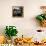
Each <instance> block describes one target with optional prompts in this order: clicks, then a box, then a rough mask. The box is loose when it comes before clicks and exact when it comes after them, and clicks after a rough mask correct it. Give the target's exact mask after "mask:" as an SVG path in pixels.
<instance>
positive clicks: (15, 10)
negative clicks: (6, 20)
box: [12, 6, 23, 17]
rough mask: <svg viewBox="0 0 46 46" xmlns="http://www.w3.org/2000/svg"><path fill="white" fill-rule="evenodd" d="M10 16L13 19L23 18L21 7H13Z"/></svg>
mask: <svg viewBox="0 0 46 46" xmlns="http://www.w3.org/2000/svg"><path fill="white" fill-rule="evenodd" d="M12 16H13V17H23V6H13V7H12Z"/></svg>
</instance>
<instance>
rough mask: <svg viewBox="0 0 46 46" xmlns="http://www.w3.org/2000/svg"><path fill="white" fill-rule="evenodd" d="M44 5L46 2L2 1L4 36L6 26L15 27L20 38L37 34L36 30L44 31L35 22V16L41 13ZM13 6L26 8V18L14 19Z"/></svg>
mask: <svg viewBox="0 0 46 46" xmlns="http://www.w3.org/2000/svg"><path fill="white" fill-rule="evenodd" d="M42 5H46V0H0V33H1V34H2V33H3V34H4V28H5V26H6V25H15V26H16V27H17V29H18V31H19V33H18V36H21V35H22V34H23V35H24V36H31V34H33V33H36V29H42V28H41V27H39V25H38V23H37V22H36V20H35V16H36V15H37V14H40V13H41V10H40V8H39V7H40V6H42ZM12 6H24V17H23V18H16V17H15V18H13V17H12ZM43 29H44V28H43ZM45 30H46V29H45ZM32 32H33V33H32Z"/></svg>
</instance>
